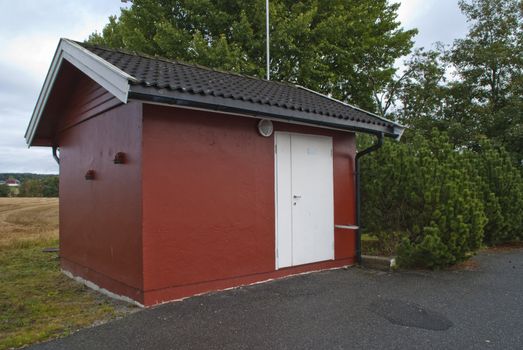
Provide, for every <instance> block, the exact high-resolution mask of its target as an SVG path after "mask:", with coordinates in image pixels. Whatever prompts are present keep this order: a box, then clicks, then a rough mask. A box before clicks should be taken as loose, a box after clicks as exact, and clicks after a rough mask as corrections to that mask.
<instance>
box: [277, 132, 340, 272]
mask: <svg viewBox="0 0 523 350" xmlns="http://www.w3.org/2000/svg"><path fill="white" fill-rule="evenodd" d="M275 142H276V249H277V251H276V256H277V258H276V267H277V268H281V267H287V266H294V265H301V264H307V263H312V262H317V261H324V260H329V259H334V203H333V202H334V200H333V182H332V181H333V178H332V176H333V175H332V138H330V137H324V136H313V135H303V134H289V133H276V134H275Z"/></svg>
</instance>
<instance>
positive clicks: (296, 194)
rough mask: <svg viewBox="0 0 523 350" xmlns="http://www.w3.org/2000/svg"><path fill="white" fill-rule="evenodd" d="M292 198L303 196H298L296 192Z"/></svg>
mask: <svg viewBox="0 0 523 350" xmlns="http://www.w3.org/2000/svg"><path fill="white" fill-rule="evenodd" d="M292 198H294V199H299V198H301V196H298V195H297V194H295V195H294V196H292Z"/></svg>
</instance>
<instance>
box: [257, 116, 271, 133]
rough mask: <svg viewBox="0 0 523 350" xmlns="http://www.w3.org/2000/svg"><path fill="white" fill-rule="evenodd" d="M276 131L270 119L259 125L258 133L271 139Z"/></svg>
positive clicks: (261, 121)
mask: <svg viewBox="0 0 523 350" xmlns="http://www.w3.org/2000/svg"><path fill="white" fill-rule="evenodd" d="M273 131H274V127H273V126H272V122H271V121H270V120H268V119H262V120H260V122H259V123H258V132H259V133H260V135H262V136H265V137H269V136H271V135H272V132H273Z"/></svg>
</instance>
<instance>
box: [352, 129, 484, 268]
mask: <svg viewBox="0 0 523 350" xmlns="http://www.w3.org/2000/svg"><path fill="white" fill-rule="evenodd" d="M473 167H474V164H473V162H472V160H471V157H469V156H468V153H467V152H465V151H459V150H456V149H454V147H453V146H452V145H451V143H450V142H449V140H448V137H447V136H446V135H445V134H443V133H440V132H437V131H435V130H434V131H433V132H432V134H431V135H430V138H425V137H422V136H421V135H417V134H411V135H406V137H405V140H404V141H403V142H402V143H396V142H392V141H391V142H385V144H384V146H383V148H382V149H381V150H379V151H377V152H374V153H373V154H371V155H369V156H367V157H365V158H363V160H362V176H361V178H362V215H363V218H362V220H363V225H364V231H365V232H367V233H369V234H372V233H373V232H374V233H379V235H380V236H382V237H383V236H384V235H386V234H388V233H390V234H393V233H394V232H403V233H404V238H403V240H402V241H401V243H400V244H399V247H398V251H397V253H398V262H399V264H400V265H402V266H419V267H428V268H440V267H444V266H447V265H450V264H454V263H456V262H459V261H462V260H464V259H465V258H466V257H467V255H468V254H469V253H470V252H473V251H475V250H477V249H478V248H479V247H480V246H481V242H482V238H483V229H484V226H485V224H486V222H487V220H486V216H485V210H484V206H483V202H482V196H481V194H480V191H479V190H478V182H479V181H478V176H479V175H478V172H477V171H474V170H473Z"/></svg>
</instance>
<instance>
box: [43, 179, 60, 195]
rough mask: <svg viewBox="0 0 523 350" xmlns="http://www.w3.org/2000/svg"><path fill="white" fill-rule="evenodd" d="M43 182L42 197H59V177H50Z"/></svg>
mask: <svg viewBox="0 0 523 350" xmlns="http://www.w3.org/2000/svg"><path fill="white" fill-rule="evenodd" d="M41 181H42V196H44V197H58V181H59V180H58V176H49V177H46V178H44V179H42V180H41Z"/></svg>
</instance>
